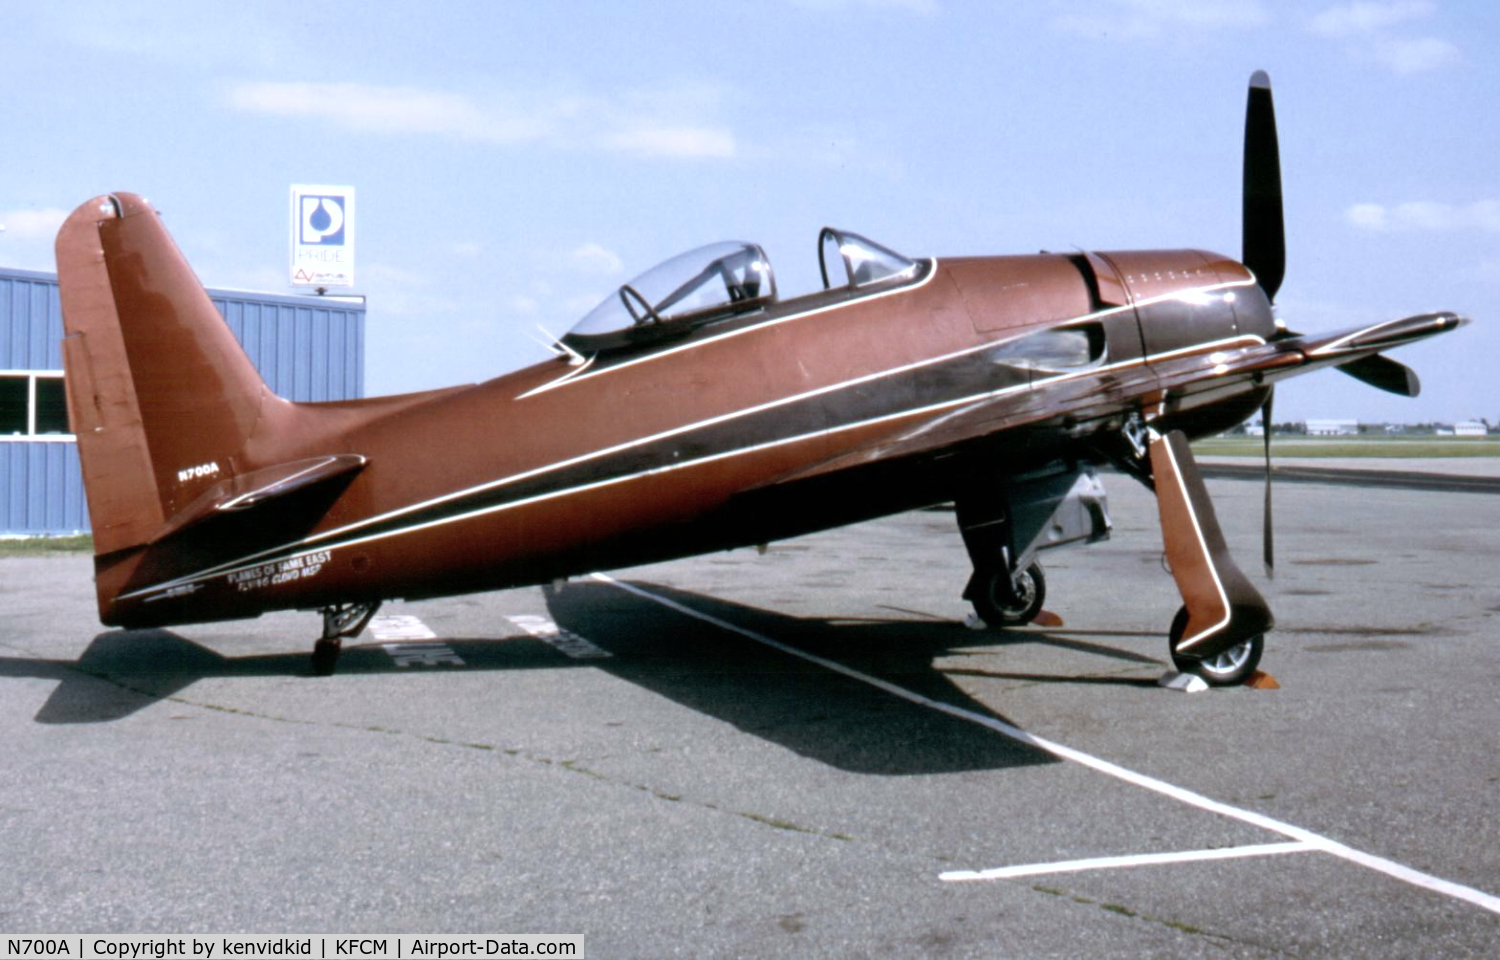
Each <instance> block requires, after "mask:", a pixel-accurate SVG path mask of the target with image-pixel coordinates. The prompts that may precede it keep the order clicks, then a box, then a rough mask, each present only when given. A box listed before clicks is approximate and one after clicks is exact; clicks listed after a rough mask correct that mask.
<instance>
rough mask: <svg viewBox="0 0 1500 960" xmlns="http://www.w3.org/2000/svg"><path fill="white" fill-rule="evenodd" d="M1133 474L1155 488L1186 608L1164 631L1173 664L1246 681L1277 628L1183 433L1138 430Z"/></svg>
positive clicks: (1229, 682) (1216, 678) (1224, 682)
mask: <svg viewBox="0 0 1500 960" xmlns="http://www.w3.org/2000/svg"><path fill="white" fill-rule="evenodd" d="M1132 443H1133V444H1134V445H1135V446H1136V447H1137V451H1138V452H1137V454H1136V458H1135V459H1136V469H1135V470H1132V471H1131V472H1132V473H1134V474H1135V475H1136V476H1137V477H1138V478H1139V479H1141V480H1142V481H1143V482H1146V481H1148V480H1149V481H1150V484H1151V486H1153V487H1154V489H1155V490H1156V505H1157V510H1158V512H1159V513H1160V515H1161V534H1162V543H1163V545H1164V546H1165V547H1166V553H1167V562H1168V564H1169V565H1170V566H1171V569H1172V578H1173V579H1174V580H1175V581H1177V590H1178V592H1179V593H1181V594H1182V600H1183V605H1182V609H1180V610H1178V611H1177V616H1176V617H1174V618H1173V620H1172V628H1171V630H1170V632H1169V633H1168V635H1167V641H1168V646H1169V648H1170V650H1171V653H1172V663H1173V664H1174V665H1175V666H1176V667H1177V669H1178V670H1179V671H1180V672H1182V673H1193V674H1197V675H1198V676H1200V677H1202V678H1203V679H1204V680H1206V681H1208V683H1209V684H1211V685H1213V686H1218V687H1227V686H1235V685H1238V684H1241V683H1244V682H1245V681H1246V680H1249V679H1250V677H1251V675H1252V674H1254V673H1255V669H1256V667H1258V666H1259V665H1260V657H1261V653H1262V652H1263V651H1264V650H1265V642H1266V641H1265V635H1266V632H1267V631H1268V630H1270V629H1271V627H1273V626H1274V625H1275V622H1276V621H1275V618H1274V617H1272V616H1271V608H1270V607H1269V606H1268V605H1267V603H1266V601H1265V598H1264V597H1262V596H1261V595H1260V591H1258V590H1256V589H1255V586H1254V585H1253V584H1252V583H1251V582H1250V579H1249V578H1248V577H1246V576H1245V574H1244V572H1243V571H1241V570H1240V568H1239V567H1238V566H1237V565H1236V564H1235V562H1234V558H1233V557H1232V556H1230V554H1229V547H1228V546H1227V545H1226V544H1225V542H1224V534H1223V531H1222V530H1220V529H1219V520H1218V517H1217V516H1216V515H1215V513H1214V505H1213V501H1212V500H1210V499H1209V496H1208V489H1207V487H1205V486H1204V483H1203V474H1202V473H1201V472H1200V471H1199V469H1198V464H1197V461H1195V460H1194V459H1193V451H1192V449H1191V448H1190V447H1189V446H1188V441H1187V437H1186V436H1184V435H1183V433H1182V432H1181V431H1180V430H1173V431H1171V432H1170V433H1167V434H1166V435H1165V436H1163V435H1161V434H1158V433H1157V432H1156V431H1154V430H1145V431H1142V432H1141V433H1140V434H1137V435H1136V436H1135V437H1134V438H1133V439H1132Z"/></svg>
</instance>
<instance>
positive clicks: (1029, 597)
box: [968, 562, 1047, 628]
mask: <svg viewBox="0 0 1500 960" xmlns="http://www.w3.org/2000/svg"><path fill="white" fill-rule="evenodd" d="M1046 599H1047V578H1046V577H1045V576H1043V574H1042V565H1041V564H1040V563H1036V562H1033V563H1032V564H1031V565H1030V566H1028V567H1027V568H1026V569H1024V570H1021V571H1020V572H1018V573H1016V574H1015V576H1011V573H1010V571H1009V570H1005V569H1002V568H999V567H996V568H992V569H988V570H978V571H976V572H975V576H974V585H973V588H972V593H971V595H970V596H969V597H968V600H969V602H970V603H972V604H973V605H974V612H975V613H976V614H977V615H978V616H979V619H981V620H983V621H984V622H985V624H986V625H988V626H990V627H996V628H1003V627H1022V626H1025V625H1026V624H1028V623H1030V622H1031V621H1033V620H1035V619H1036V617H1037V614H1039V613H1041V612H1042V603H1043V601H1045V600H1046Z"/></svg>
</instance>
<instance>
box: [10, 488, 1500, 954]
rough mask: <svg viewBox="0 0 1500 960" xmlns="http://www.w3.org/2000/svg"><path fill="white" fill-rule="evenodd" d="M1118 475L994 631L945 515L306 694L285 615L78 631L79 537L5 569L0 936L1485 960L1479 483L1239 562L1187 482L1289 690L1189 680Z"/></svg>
mask: <svg viewBox="0 0 1500 960" xmlns="http://www.w3.org/2000/svg"><path fill="white" fill-rule="evenodd" d="M1108 485H1109V491H1110V495H1111V506H1112V512H1113V515H1114V519H1115V524H1116V530H1115V536H1114V538H1113V539H1112V540H1111V541H1110V542H1108V543H1104V544H1099V545H1096V546H1092V547H1088V548H1082V549H1075V548H1070V549H1066V550H1059V551H1056V552H1053V553H1050V554H1047V555H1045V556H1044V563H1045V565H1046V569H1047V576H1048V595H1049V599H1048V601H1047V604H1046V606H1047V609H1048V610H1050V611H1053V612H1055V613H1056V614H1057V615H1059V616H1060V617H1061V618H1062V619H1063V621H1064V625H1063V626H1062V627H1059V628H1052V629H1035V628H1033V629H1028V630H1024V631H1015V632H1010V633H1004V634H998V633H986V632H978V631H974V630H970V629H967V628H966V627H965V626H964V624H963V620H964V617H965V615H966V614H967V612H968V611H967V608H966V605H965V604H964V603H963V602H962V601H961V600H960V599H959V593H960V591H961V590H962V588H963V585H964V582H965V579H966V576H967V572H968V571H967V565H966V559H965V555H964V550H963V547H962V545H961V543H960V541H959V538H958V535H957V533H956V530H955V527H954V521H953V516H952V514H951V513H944V512H939V511H931V512H919V513H913V514H908V515H904V516H899V517H894V518H890V519H886V520H881V521H878V522H874V523H870V524H865V525H862V526H858V527H852V528H848V529H844V530H839V531H834V532H831V533H827V534H820V535H817V536H812V537H808V538H804V539H801V540H796V541H791V542H787V543H781V544H773V545H772V546H771V547H770V549H769V551H768V552H766V553H765V554H764V555H759V554H757V553H756V552H755V551H751V550H746V551H738V552H734V553H727V554H720V555H715V556H709V557H702V558H698V559H694V560H688V561H680V562H676V563H669V564H661V565H656V566H652V567H645V568H639V569H634V570H628V571H616V572H613V573H612V574H611V577H612V578H613V579H612V580H609V581H605V580H597V579H588V580H579V581H573V582H570V583H569V584H567V585H565V586H564V587H563V588H562V589H561V590H560V591H554V590H551V589H547V590H543V589H528V590H516V591H508V592H503V593H495V594H486V595H479V596H473V597H464V598H457V599H450V600H442V601H432V602H425V603H418V604H391V605H388V607H387V609H386V610H385V611H383V613H384V614H385V615H386V618H385V619H382V620H380V621H377V625H376V626H375V627H374V628H372V631H373V632H367V633H366V634H365V635H364V636H363V637H361V638H360V639H359V641H358V643H357V644H355V645H353V646H349V647H347V648H346V651H345V654H344V657H343V660H342V661H341V663H340V666H339V670H338V672H337V674H336V675H335V676H332V677H327V678H315V677H313V676H311V674H310V670H309V666H308V652H309V651H310V649H311V644H312V639H313V638H314V636H315V635H316V632H317V629H318V623H317V617H316V616H315V615H313V614H277V615H273V616H267V617H264V618H262V619H260V620H257V621H249V622H243V623H229V624H218V625H212V626H203V627H182V628H178V629H175V630H172V631H143V632H134V633H122V632H114V631H104V630H103V629H102V628H101V627H99V625H98V623H97V621H96V620H95V613H94V608H93V598H92V586H91V583H90V580H89V577H90V563H89V560H88V558H86V557H82V556H71V557H51V558H36V559H4V560H0V611H3V613H4V621H3V622H4V625H5V626H4V632H3V635H0V733H3V736H0V770H3V779H0V784H3V785H0V864H4V867H3V868H0V933H4V934H32V933H74V932H78V933H87V932H110V933H263V934H290V933H341V934H365V933H476V934H490V933H583V934H585V936H586V937H587V949H588V955H589V956H590V957H661V956H694V957H697V956H745V957H765V956H840V957H844V956H849V957H864V956H882V957H883V956H935V957H948V956H952V957H1079V956H1121V957H1124V956H1130V957H1135V956H1160V957H1198V956H1212V957H1226V956H1228V957H1262V956H1266V957H1283V956H1306V957H1327V956H1361V957H1376V956H1384V957H1414V956H1441V957H1467V956H1494V955H1495V951H1496V949H1497V947H1496V945H1497V944H1500V899H1497V897H1500V759H1497V757H1496V749H1495V748H1496V743H1497V737H1500V732H1497V731H1500V698H1497V696H1496V694H1495V687H1494V684H1495V681H1496V675H1497V673H1500V622H1497V620H1496V617H1497V615H1500V536H1497V533H1496V531H1497V530H1500V497H1497V496H1494V495H1490V494H1486V493H1477V492H1443V491H1432V490H1412V489H1405V488H1399V487H1396V488H1392V487H1384V486H1374V487H1371V486H1357V487H1356V486H1348V485H1342V484H1332V483H1320V482H1304V483H1297V484H1285V485H1281V486H1279V487H1278V489H1277V502H1276V518H1277V534H1278V564H1277V572H1276V578H1275V579H1274V580H1273V581H1267V580H1266V578H1265V576H1264V574H1263V573H1262V572H1261V570H1260V564H1259V561H1258V558H1259V550H1260V503H1261V487H1260V485H1259V484H1258V483H1256V482H1251V481H1247V480H1230V479H1224V480H1211V481H1210V487H1211V490H1212V491H1213V493H1214V496H1215V500H1216V503H1217V505H1218V510H1219V514H1220V517H1221V520H1222V521H1223V523H1224V526H1225V528H1226V532H1227V535H1228V539H1229V542H1230V545H1231V548H1232V549H1234V550H1235V552H1236V555H1237V556H1238V558H1239V560H1240V562H1241V566H1243V567H1244V568H1245V569H1246V571H1247V572H1249V573H1250V574H1251V576H1252V578H1253V579H1254V580H1255V581H1256V582H1257V583H1258V584H1259V585H1261V586H1262V587H1263V589H1264V592H1265V593H1266V595H1267V597H1268V599H1269V600H1270V601H1271V604H1272V607H1273V609H1274V610H1275V612H1276V616H1277V620H1278V629H1277V630H1276V631H1275V632H1274V633H1273V634H1272V635H1271V637H1270V638H1269V640H1268V649H1267V653H1266V656H1265V659H1264V661H1263V663H1262V668H1263V669H1264V670H1265V671H1266V672H1267V673H1268V674H1270V675H1271V676H1272V677H1274V678H1275V680H1276V681H1278V682H1279V684H1280V688H1279V689H1248V688H1239V689H1230V690H1214V691H1210V692H1207V693H1199V694H1185V693H1178V692H1175V691H1171V690H1166V689H1163V688H1161V687H1159V686H1158V685H1157V680H1158V678H1159V677H1161V676H1162V674H1163V672H1164V671H1166V670H1167V657H1166V640H1165V633H1166V628H1167V625H1168V623H1169V621H1170V619H1171V617H1172V614H1173V612H1174V611H1175V610H1176V607H1177V604H1178V600H1177V597H1176V592H1175V590H1174V588H1173V585H1172V580H1171V578H1170V576H1169V575H1168V574H1167V573H1166V572H1165V571H1164V569H1163V567H1162V562H1161V543H1160V535H1159V533H1158V532H1157V530H1156V514H1155V504H1154V502H1153V500H1152V498H1151V496H1150V494H1148V493H1147V492H1146V491H1144V490H1143V489H1141V488H1139V487H1138V486H1137V485H1136V484H1135V483H1134V482H1133V481H1129V480H1127V479H1125V478H1123V477H1110V478H1108ZM413 618H414V619H413ZM377 633H378V634H379V635H378V636H377V635H376V634H377ZM1155 855H1172V856H1168V857H1164V858H1156V857H1155ZM1158 859H1162V860H1165V861H1166V862H1158ZM1081 860H1090V861H1094V862H1091V863H1085V864H1077V863H1075V861H1081ZM1021 868H1030V871H1029V872H1027V871H1026V870H1024V869H1021ZM1001 870H1010V871H1012V875H1007V876H1003V878H1000V879H979V878H983V877H992V876H995V874H994V873H993V872H988V873H987V872H986V871H1001ZM1017 872H1019V873H1020V874H1021V875H1014V874H1015V873H1017Z"/></svg>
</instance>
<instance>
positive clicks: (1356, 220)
mask: <svg viewBox="0 0 1500 960" xmlns="http://www.w3.org/2000/svg"><path fill="white" fill-rule="evenodd" d="M1344 219H1345V220H1346V221H1347V222H1348V223H1349V224H1350V225H1351V226H1354V227H1358V228H1359V229H1361V230H1373V231H1377V232H1381V233H1408V232H1423V233H1449V232H1460V231H1473V230H1479V231H1484V232H1488V233H1500V200H1478V201H1475V202H1474V203H1465V204H1452V203H1436V202H1433V201H1430V200H1414V201H1409V202H1407V203H1398V204H1396V205H1395V206H1391V207H1387V206H1385V205H1383V204H1379V203H1356V204H1354V205H1353V206H1351V207H1349V209H1347V210H1345V211H1344Z"/></svg>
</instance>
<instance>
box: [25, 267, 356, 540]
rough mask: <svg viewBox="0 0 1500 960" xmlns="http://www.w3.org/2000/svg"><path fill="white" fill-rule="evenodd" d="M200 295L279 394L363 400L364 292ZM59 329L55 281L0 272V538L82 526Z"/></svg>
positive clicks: (84, 514) (84, 512) (84, 516)
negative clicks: (346, 294) (343, 294)
mask: <svg viewBox="0 0 1500 960" xmlns="http://www.w3.org/2000/svg"><path fill="white" fill-rule="evenodd" d="M208 295H209V296H210V297H211V298H212V299H213V302H214V306H216V307H218V308H219V313H221V314H223V316H224V319H225V321H226V322H228V324H229V329H230V330H232V331H234V336H235V339H237V340H239V342H240V345H241V346H243V347H244V348H245V352H246V353H247V354H249V356H250V359H251V360H252V361H253V362H254V363H255V366H256V368H257V369H258V370H260V374H261V376H262V377H264V378H265V381H266V383H267V384H269V385H270V387H271V389H272V390H274V391H276V392H277V393H278V394H280V395H281V396H283V397H286V398H287V399H289V400H353V399H357V398H359V397H363V396H364V387H365V304H364V299H363V298H361V297H297V296H278V295H276V294H261V293H242V292H238V291H233V292H231V291H227V290H210V291H208ZM62 332H63V331H62V308H61V306H60V302H59V300H58V294H57V278H56V277H55V276H54V275H52V274H50V273H36V272H33V271H29V270H9V269H4V268H0V536H58V535H65V534H74V533H87V532H88V530H89V520H88V507H87V505H86V504H85V503H84V496H83V474H82V472H81V471H80V469H79V466H78V445H77V443H76V442H75V441H74V438H73V435H72V433H71V432H69V429H68V410H67V401H66V399H65V393H64V391H63V368H62Z"/></svg>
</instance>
